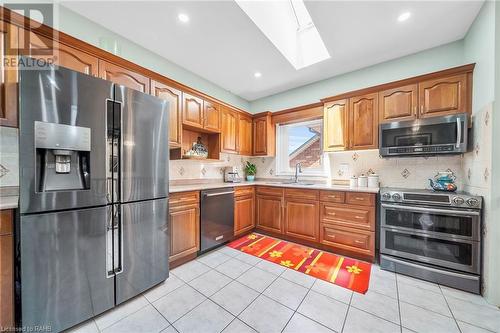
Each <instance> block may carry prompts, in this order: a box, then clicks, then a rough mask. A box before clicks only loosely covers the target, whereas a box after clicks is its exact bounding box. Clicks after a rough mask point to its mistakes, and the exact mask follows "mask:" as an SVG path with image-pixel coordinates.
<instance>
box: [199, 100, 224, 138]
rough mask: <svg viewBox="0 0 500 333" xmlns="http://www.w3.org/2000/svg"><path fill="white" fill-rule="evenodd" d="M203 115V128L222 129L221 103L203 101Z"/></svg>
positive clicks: (215, 130) (216, 130)
mask: <svg viewBox="0 0 500 333" xmlns="http://www.w3.org/2000/svg"><path fill="white" fill-rule="evenodd" d="M203 117H204V119H203V128H205V129H207V130H210V131H214V132H218V131H220V110H219V105H217V104H215V103H212V102H209V101H203Z"/></svg>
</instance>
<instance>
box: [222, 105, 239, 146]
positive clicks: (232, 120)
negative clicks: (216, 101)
mask: <svg viewBox="0 0 500 333" xmlns="http://www.w3.org/2000/svg"><path fill="white" fill-rule="evenodd" d="M221 125H222V126H221V151H222V152H225V153H235V154H236V153H237V152H238V113H237V112H236V111H234V110H231V109H229V108H227V107H222V111H221Z"/></svg>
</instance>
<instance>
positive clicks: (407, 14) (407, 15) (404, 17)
mask: <svg viewBox="0 0 500 333" xmlns="http://www.w3.org/2000/svg"><path fill="white" fill-rule="evenodd" d="M410 16H411V13H410V12H404V13H402V14H401V15H399V16H398V21H399V22H404V21H406V20H407V19H409V18H410Z"/></svg>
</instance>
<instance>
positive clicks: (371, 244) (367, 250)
mask: <svg viewBox="0 0 500 333" xmlns="http://www.w3.org/2000/svg"><path fill="white" fill-rule="evenodd" d="M320 239H321V243H322V244H324V245H327V246H330V247H331V248H333V249H335V250H336V251H346V253H355V254H359V255H362V256H364V257H366V258H370V260H373V257H374V256H375V233H374V232H371V231H364V230H359V229H353V228H348V227H342V226H339V225H334V224H327V223H322V224H321V230H320Z"/></svg>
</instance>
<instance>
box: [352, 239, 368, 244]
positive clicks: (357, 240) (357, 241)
mask: <svg viewBox="0 0 500 333" xmlns="http://www.w3.org/2000/svg"><path fill="white" fill-rule="evenodd" d="M354 243H356V244H364V243H365V242H364V241H360V240H359V239H356V240H354Z"/></svg>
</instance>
